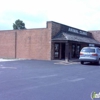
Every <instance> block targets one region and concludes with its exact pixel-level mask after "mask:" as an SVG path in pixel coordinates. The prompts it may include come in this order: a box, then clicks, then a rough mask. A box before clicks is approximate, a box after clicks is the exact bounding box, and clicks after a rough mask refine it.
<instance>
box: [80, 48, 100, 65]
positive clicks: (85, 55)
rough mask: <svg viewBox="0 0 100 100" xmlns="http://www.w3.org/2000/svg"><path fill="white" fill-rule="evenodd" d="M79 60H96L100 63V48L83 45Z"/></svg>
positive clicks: (82, 61)
mask: <svg viewBox="0 0 100 100" xmlns="http://www.w3.org/2000/svg"><path fill="white" fill-rule="evenodd" d="M79 60H80V62H81V64H84V62H96V64H98V65H99V64H100V48H99V47H84V48H82V50H81V51H80V57H79Z"/></svg>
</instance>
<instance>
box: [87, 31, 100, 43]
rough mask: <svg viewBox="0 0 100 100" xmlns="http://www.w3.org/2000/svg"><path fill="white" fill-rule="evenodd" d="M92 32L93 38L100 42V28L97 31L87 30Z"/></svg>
mask: <svg viewBox="0 0 100 100" xmlns="http://www.w3.org/2000/svg"><path fill="white" fill-rule="evenodd" d="M89 32H91V33H92V36H93V38H94V39H95V40H97V41H98V42H100V30H98V31H89Z"/></svg>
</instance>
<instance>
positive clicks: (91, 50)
mask: <svg viewBox="0 0 100 100" xmlns="http://www.w3.org/2000/svg"><path fill="white" fill-rule="evenodd" d="M81 52H93V53H94V52H95V49H91V48H85V49H82V51H81Z"/></svg>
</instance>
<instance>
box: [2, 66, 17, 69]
mask: <svg viewBox="0 0 100 100" xmlns="http://www.w3.org/2000/svg"><path fill="white" fill-rule="evenodd" d="M0 68H2V69H7V68H8V69H17V68H16V67H4V66H2V67H0Z"/></svg>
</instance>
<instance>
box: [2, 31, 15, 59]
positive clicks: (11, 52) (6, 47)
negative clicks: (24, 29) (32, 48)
mask: <svg viewBox="0 0 100 100" xmlns="http://www.w3.org/2000/svg"><path fill="white" fill-rule="evenodd" d="M0 58H15V34H14V32H12V31H0Z"/></svg>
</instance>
